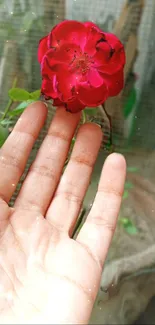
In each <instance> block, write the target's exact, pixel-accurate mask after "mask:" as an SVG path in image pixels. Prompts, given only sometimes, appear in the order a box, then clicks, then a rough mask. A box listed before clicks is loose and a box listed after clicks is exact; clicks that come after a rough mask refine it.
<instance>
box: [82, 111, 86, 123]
mask: <svg viewBox="0 0 155 325" xmlns="http://www.w3.org/2000/svg"><path fill="white" fill-rule="evenodd" d="M84 123H86V114H85V112H84V110H83V111H82V124H84Z"/></svg>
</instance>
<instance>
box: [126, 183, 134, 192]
mask: <svg viewBox="0 0 155 325" xmlns="http://www.w3.org/2000/svg"><path fill="white" fill-rule="evenodd" d="M124 188H125V190H131V189H132V188H133V184H132V183H131V182H125V186H124Z"/></svg>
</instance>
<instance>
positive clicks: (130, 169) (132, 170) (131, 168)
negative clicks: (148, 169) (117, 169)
mask: <svg viewBox="0 0 155 325" xmlns="http://www.w3.org/2000/svg"><path fill="white" fill-rule="evenodd" d="M127 171H128V172H130V173H136V172H137V171H138V168H137V167H128V168H127Z"/></svg>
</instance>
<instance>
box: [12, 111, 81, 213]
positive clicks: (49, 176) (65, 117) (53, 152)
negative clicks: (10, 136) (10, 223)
mask: <svg viewBox="0 0 155 325" xmlns="http://www.w3.org/2000/svg"><path fill="white" fill-rule="evenodd" d="M80 116H81V114H80V113H77V114H71V113H69V112H66V110H65V109H64V108H62V107H60V108H58V109H57V111H56V114H55V117H54V118H53V120H52V123H51V126H50V128H49V131H48V134H47V136H46V138H45V139H44V141H43V144H42V145H41V147H40V149H39V151H38V154H37V157H36V159H35V161H34V163H33V165H32V166H31V168H30V171H29V173H28V175H27V177H26V179H25V182H24V184H23V186H22V189H21V191H20V193H19V196H18V198H17V200H16V203H15V206H16V207H17V206H20V207H22V208H23V207H24V206H26V207H27V208H33V209H37V210H39V211H40V212H41V213H42V214H45V212H46V211H47V208H48V206H49V204H50V201H51V198H52V196H53V193H54V191H55V189H56V186H57V184H58V182H59V179H60V177H61V174H62V169H63V167H64V163H65V160H66V158H67V154H68V150H69V147H70V143H71V140H72V137H73V135H74V132H75V130H76V127H77V125H78V123H79V120H80Z"/></svg>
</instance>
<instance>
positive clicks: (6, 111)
mask: <svg viewBox="0 0 155 325" xmlns="http://www.w3.org/2000/svg"><path fill="white" fill-rule="evenodd" d="M16 84H17V78H15V79H14V81H13V84H12V88H14V87H16ZM12 104H13V100H12V99H11V98H10V99H9V101H8V104H7V105H6V108H5V110H4V112H3V115H2V117H1V119H0V121H3V120H4V119H5V117H6V116H7V114H8V112H9V110H10V108H11V105H12Z"/></svg>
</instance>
